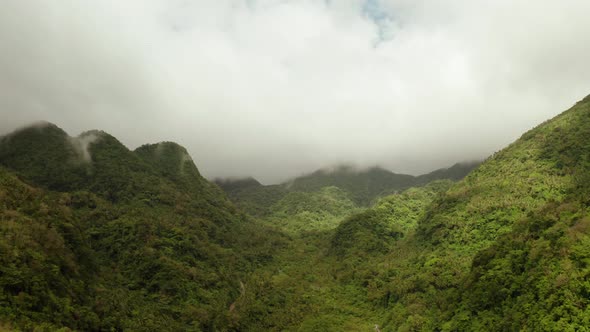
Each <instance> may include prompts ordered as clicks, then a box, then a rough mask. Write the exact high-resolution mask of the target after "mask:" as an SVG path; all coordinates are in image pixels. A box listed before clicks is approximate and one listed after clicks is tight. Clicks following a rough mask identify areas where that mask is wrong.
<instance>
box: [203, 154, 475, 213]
mask: <svg viewBox="0 0 590 332" xmlns="http://www.w3.org/2000/svg"><path fill="white" fill-rule="evenodd" d="M478 165H479V162H468V163H457V164H455V165H453V166H451V167H449V168H442V169H438V170H435V171H433V172H430V173H428V174H423V175H420V176H412V175H406V174H396V173H393V172H391V171H388V170H385V169H383V168H380V167H372V168H369V169H365V170H357V169H355V168H353V167H350V166H339V167H336V168H334V169H321V170H317V171H315V172H313V173H311V174H308V175H303V176H300V177H297V178H295V179H292V180H289V181H287V182H284V183H282V184H279V185H270V186H264V185H262V184H260V182H258V181H256V180H255V179H253V178H244V179H216V180H215V183H216V184H217V185H219V186H220V187H221V188H222V189H223V190H224V191H225V193H226V194H227V195H228V197H229V198H230V199H231V201H232V202H233V203H234V204H236V206H238V207H240V208H241V209H242V210H244V211H245V212H247V213H248V214H250V215H253V216H257V217H266V216H268V215H269V214H270V213H271V211H270V210H271V209H270V207H271V206H272V205H273V204H276V203H277V202H278V201H279V200H281V199H282V198H283V197H284V196H285V195H287V194H288V193H290V192H306V193H314V192H318V191H320V190H322V188H326V187H337V188H339V189H340V190H342V191H344V192H345V193H346V194H347V195H348V196H349V198H350V199H352V200H353V202H354V203H355V205H357V206H358V207H367V206H369V205H370V204H372V203H374V202H375V200H376V199H378V198H379V197H383V196H387V195H390V194H393V193H396V192H399V191H403V190H405V189H407V188H410V187H416V186H423V185H426V184H428V183H430V182H432V181H436V180H443V179H449V180H453V181H458V180H460V179H462V178H463V177H465V176H466V175H467V174H468V173H469V172H470V171H471V170H473V169H474V168H475V167H477V166H478Z"/></svg>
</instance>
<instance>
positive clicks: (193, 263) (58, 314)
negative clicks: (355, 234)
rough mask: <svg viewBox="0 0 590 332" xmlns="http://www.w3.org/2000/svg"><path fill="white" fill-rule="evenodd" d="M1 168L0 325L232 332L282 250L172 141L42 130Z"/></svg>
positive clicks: (11, 148)
mask: <svg viewBox="0 0 590 332" xmlns="http://www.w3.org/2000/svg"><path fill="white" fill-rule="evenodd" d="M0 165H1V166H0V206H1V207H2V209H1V212H0V218H1V219H0V220H1V221H2V222H1V223H0V234H2V236H1V237H0V248H2V249H3V250H1V251H0V261H1V264H0V326H3V325H4V326H5V325H7V324H8V328H15V329H22V330H57V329H60V328H69V329H73V330H85V331H100V330H137V331H142V330H144V331H155V330H161V331H179V330H185V331H188V330H195V331H201V330H205V331H206V330H219V329H227V328H228V327H229V326H231V324H232V321H233V320H234V318H233V316H232V315H231V313H230V311H229V307H230V306H231V304H232V303H233V302H234V301H235V299H236V298H237V297H238V296H239V294H240V280H241V279H245V278H246V276H247V275H248V274H249V273H251V272H252V271H253V270H254V269H255V268H256V267H258V266H261V265H264V264H267V263H268V262H269V261H271V260H272V257H271V254H270V253H272V252H273V250H276V248H277V246H279V247H280V246H282V245H283V244H284V243H285V242H284V241H285V240H284V237H282V236H281V235H279V234H277V233H276V232H274V231H272V230H271V229H268V228H266V227H264V226H262V225H260V224H259V223H257V222H255V221H253V220H251V219H250V218H248V217H246V216H245V215H243V214H241V213H239V212H238V211H237V210H236V208H235V207H234V206H233V205H232V204H231V203H230V202H229V200H228V199H227V198H226V197H225V195H224V193H223V192H222V191H221V190H220V189H219V188H218V187H217V186H216V185H214V184H211V183H209V182H208V181H206V180H205V179H203V178H202V177H201V176H200V174H199V172H198V169H197V168H196V166H195V165H194V163H193V162H192V160H191V158H190V156H188V154H187V152H186V150H185V149H184V148H183V147H181V146H179V145H177V144H175V143H170V142H165V143H159V144H153V145H144V146H142V147H140V148H138V149H137V150H136V151H130V150H129V149H127V148H126V147H125V146H124V145H122V144H121V143H120V142H119V141H118V140H117V139H115V138H114V137H112V136H111V135H109V134H107V133H104V132H101V131H89V132H86V133H83V134H81V135H80V136H78V137H70V136H68V135H67V134H66V133H65V132H64V131H63V130H61V129H60V128H58V127H57V126H55V125H53V124H47V123H45V124H39V125H36V126H33V127H28V128H24V129H21V130H17V131H16V132H14V133H12V134H9V135H7V136H5V137H3V138H2V139H1V140H0Z"/></svg>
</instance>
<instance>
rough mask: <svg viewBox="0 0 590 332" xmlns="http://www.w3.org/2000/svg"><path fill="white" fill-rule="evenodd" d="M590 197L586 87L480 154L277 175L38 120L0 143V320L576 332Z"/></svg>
mask: <svg viewBox="0 0 590 332" xmlns="http://www.w3.org/2000/svg"><path fill="white" fill-rule="evenodd" d="M197 162H198V161H197ZM589 197H590V97H586V98H585V99H583V100H581V101H579V102H578V103H576V104H575V105H574V106H573V107H572V108H571V109H569V110H567V111H565V112H563V113H562V114H560V115H558V116H557V117H555V118H553V119H550V120H547V121H546V122H544V123H542V124H540V125H538V126H537V127H535V128H533V129H532V130H530V131H528V132H526V133H524V134H523V135H522V137H520V138H519V139H518V140H516V141H515V142H514V143H512V144H510V145H509V146H507V147H506V148H504V149H503V150H501V151H498V152H496V153H495V154H493V155H492V156H489V157H488V158H487V159H486V160H485V161H483V162H481V163H479V162H470V163H458V164H455V165H453V166H451V167H449V168H446V169H440V170H436V171H433V172H431V173H428V174H425V175H421V176H411V175H404V174H396V173H393V172H391V171H388V170H386V169H383V168H379V167H374V168H369V169H365V170H362V169H361V170H357V169H352V168H349V167H347V166H342V167H336V168H334V169H330V170H318V171H316V172H314V173H310V174H308V175H305V176H301V177H298V178H295V179H292V180H290V181H287V182H285V183H281V184H275V185H268V186H265V185H262V184H260V183H259V182H258V181H257V180H255V179H253V178H248V179H229V180H228V179H216V180H215V181H213V182H210V181H208V180H206V179H205V178H204V177H202V176H201V174H200V172H199V170H198V169H197V167H196V165H195V163H194V162H193V159H192V158H191V156H190V155H189V154H188V152H187V150H186V149H185V148H184V147H182V146H180V145H178V144H176V143H172V142H162V143H157V144H146V145H142V146H140V147H138V148H137V149H135V150H129V149H128V148H127V147H125V146H124V145H123V144H122V143H121V142H119V141H118V140H117V139H116V138H115V137H113V136H111V135H109V134H108V133H105V132H102V131H89V132H85V133H82V134H81V135H80V136H77V137H71V136H69V135H68V134H67V133H66V132H65V131H63V130H62V129H60V128H59V127H58V126H56V125H54V124H50V123H41V124H37V125H35V126H31V127H27V128H23V129H19V130H16V131H14V132H13V133H10V134H7V135H6V136H3V137H1V138H0V330H7V331H11V330H16V331H56V330H60V331H71V330H73V331H108V330H111V331H374V330H375V327H376V326H377V327H378V328H379V330H380V331H383V332H385V331H481V330H488V331H516V330H520V331H578V330H579V331H584V330H585V329H587V327H588V326H590V311H589V309H588V308H590V216H589V215H588V213H589V212H590V199H589Z"/></svg>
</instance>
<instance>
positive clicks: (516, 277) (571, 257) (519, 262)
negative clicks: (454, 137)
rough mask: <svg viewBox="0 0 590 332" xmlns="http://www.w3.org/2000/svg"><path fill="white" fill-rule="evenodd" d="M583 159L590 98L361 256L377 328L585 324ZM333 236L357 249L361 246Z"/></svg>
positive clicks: (588, 153) (589, 135) (589, 133)
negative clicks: (381, 248)
mask: <svg viewBox="0 0 590 332" xmlns="http://www.w3.org/2000/svg"><path fill="white" fill-rule="evenodd" d="M589 158H590V98H586V99H584V100H583V101H581V102H579V103H578V104H576V105H575V106H574V107H573V108H572V109H570V110H568V111H567V112H564V113H562V114H561V115H559V116H557V117H556V118H554V119H552V120H550V121H547V122H546V123H543V124H542V125H540V126H538V127H537V128H535V129H533V130H531V131H529V132H527V133H526V134H524V135H523V136H522V137H521V138H520V139H519V140H518V141H516V142H515V143H513V144H511V145H510V146H509V147H507V148H506V149H504V150H502V151H500V152H498V153H496V154H494V155H493V156H491V157H490V158H489V159H488V160H486V161H485V162H484V163H483V164H482V165H481V166H480V167H478V168H477V169H476V170H474V171H473V172H472V173H470V174H469V175H468V176H467V177H466V178H465V179H464V180H462V181H460V182H459V183H457V184H456V185H454V186H452V187H451V188H450V189H449V190H448V191H446V192H445V193H444V194H443V195H442V196H441V197H440V198H438V199H436V200H435V201H434V202H433V204H431V205H430V206H429V207H428V208H427V209H426V213H425V215H424V216H423V217H422V218H421V219H420V220H419V221H418V223H417V229H416V233H415V235H410V236H408V237H406V238H404V239H402V240H400V241H398V242H396V244H395V245H394V246H393V248H392V249H391V250H389V251H388V252H386V253H384V254H383V255H382V256H379V257H375V256H372V257H371V258H370V259H371V260H372V261H371V262H368V263H364V264H363V267H362V269H366V270H368V271H372V273H373V274H374V277H371V278H370V280H368V281H366V280H365V283H366V284H367V285H368V286H367V288H366V289H367V292H368V296H369V297H373V298H375V297H376V298H375V302H374V303H375V304H376V305H377V304H379V305H381V306H382V312H383V316H382V317H383V329H382V330H383V331H397V330H402V331H411V330H425V331H436V330H443V331H479V330H497V331H506V330H528V331H545V330H546V331H566V330H572V331H573V330H580V329H581V330H583V329H584V328H585V327H587V326H588V318H589V317H590V315H589V312H588V311H587V308H588V304H589V301H590V300H589V298H588V293H587V286H586V285H587V283H588V277H589V275H588V267H587V262H588V253H589V252H590V251H589V248H590V242H588V240H589V239H588V230H587V227H586V223H587V220H588V217H587V213H588V188H590V186H589V185H590V182H589V181H588V178H589V176H588V174H590V172H589V171H590V168H589V167H590V163H589V162H588V161H589ZM373 218H375V217H373ZM376 220H378V221H381V220H382V219H380V218H376ZM360 222H365V223H366V219H363V220H362V221H359V223H360ZM375 224H378V222H371V223H370V226H366V227H364V228H363V229H366V230H373V229H374V227H375V226H374V225H375ZM344 226H346V223H343V224H342V225H341V227H344ZM339 232H340V230H337V232H336V234H338V233H339ZM365 232H367V231H365ZM373 233H374V231H373ZM380 234H381V236H382V239H389V238H391V235H387V234H388V233H387V232H385V233H380ZM389 234H391V233H389ZM333 241H335V242H334V243H333V246H337V247H338V246H343V245H345V246H346V247H347V250H348V251H354V250H356V251H360V252H362V251H363V250H359V246H361V247H360V249H362V248H363V247H362V243H363V242H359V241H351V242H346V241H345V240H340V239H339V238H338V237H335V238H334V240H333ZM382 241H383V240H382ZM347 243H348V244H347ZM348 259H349V260H352V259H355V257H351V258H348ZM353 282H360V280H359V279H358V278H353ZM372 285H378V287H374V286H372ZM371 294H372V295H371Z"/></svg>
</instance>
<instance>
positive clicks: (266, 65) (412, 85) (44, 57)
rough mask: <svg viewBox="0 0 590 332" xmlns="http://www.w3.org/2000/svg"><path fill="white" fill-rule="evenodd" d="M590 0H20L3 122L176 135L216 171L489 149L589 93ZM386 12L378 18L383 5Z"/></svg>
mask: <svg viewBox="0 0 590 332" xmlns="http://www.w3.org/2000/svg"><path fill="white" fill-rule="evenodd" d="M588 12H590V2H587V1H582V0H579V1H574V0H565V1H560V2H555V1H532V0H527V1H525V0H521V1H507V0H500V1H493V2H492V1H483V0H482V1H467V0H451V1H440V0H439V1H435V0H420V1H414V0H412V1H409V0H397V1H396V0H390V1H388V0H381V1H380V0H370V1H369V4H367V1H361V0H342V1H335V0H332V1H327V0H301V1H294V0H292V1H290V0H281V1H279V0H264V1H263V0H258V1H256V0H223V1H220V0H216V1H213V0H209V1H205V0H200V1H199V0H192V1H191V0H183V1H180V0H179V1H164V0H145V1H139V0H137V1H115V0H109V1H107V0H104V1H74V0H63V1H60V2H51V1H32V0H19V1H17V0H8V1H5V2H4V3H3V10H2V11H1V12H0V115H1V116H2V120H3V121H2V122H1V124H0V130H1V131H3V132H6V131H9V130H11V129H12V128H14V127H17V126H21V125H23V124H25V123H27V122H32V121H36V120H48V121H51V122H55V123H56V124H58V125H60V126H62V127H64V129H66V130H68V131H70V134H72V135H76V134H77V133H79V132H81V131H84V130H87V129H91V128H99V129H104V130H106V131H107V132H110V133H111V134H113V135H115V136H117V137H119V138H120V139H121V140H122V141H123V142H124V143H126V144H127V145H129V146H130V147H132V148H133V147H135V146H137V145H140V144H141V143H146V142H154V141H160V140H175V141H177V142H179V143H180V144H182V145H184V146H186V147H187V149H188V150H189V152H190V153H191V154H192V156H193V158H194V159H195V161H196V163H197V165H198V166H199V168H200V169H201V171H202V173H204V174H205V175H208V176H228V175H238V176H239V175H253V176H255V177H257V178H259V179H261V180H263V181H265V182H273V181H277V180H279V179H284V178H286V177H289V176H293V175H297V174H300V173H302V172H305V171H311V170H313V169H314V168H317V167H322V166H327V165H330V164H333V163H337V162H346V161H352V162H356V163H358V164H360V165H371V164H375V163H379V164H382V165H384V166H387V167H389V168H392V169H394V170H397V171H406V172H414V173H419V172H423V171H428V170H431V169H434V168H437V167H442V166H447V165H448V164H450V163H453V162H455V161H459V160H464V159H472V158H477V157H484V156H486V155H487V154H489V153H491V152H493V151H495V150H498V149H500V148H501V147H503V146H504V145H506V144H507V143H509V142H510V141H512V140H514V139H515V138H517V137H518V136H519V135H520V134H521V133H522V132H523V131H525V130H527V129H529V128H531V127H532V126H534V125H536V124H537V123H539V122H541V121H543V120H545V119H547V118H549V117H551V116H553V115H555V114H557V113H559V112H560V111H562V110H564V109H566V108H567V107H569V105H571V104H573V103H574V102H575V101H576V100H577V99H579V98H581V97H583V96H585V95H586V94H588V93H590V81H589V80H588V77H590V66H588V65H587V63H586V62H587V59H589V58H590V35H589V34H588V33H587V32H588V31H590V21H588V20H587V19H586V17H585V16H586V15H587V14H586V13H588ZM375 20H376V21H375Z"/></svg>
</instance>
